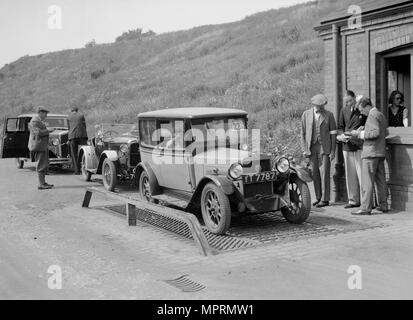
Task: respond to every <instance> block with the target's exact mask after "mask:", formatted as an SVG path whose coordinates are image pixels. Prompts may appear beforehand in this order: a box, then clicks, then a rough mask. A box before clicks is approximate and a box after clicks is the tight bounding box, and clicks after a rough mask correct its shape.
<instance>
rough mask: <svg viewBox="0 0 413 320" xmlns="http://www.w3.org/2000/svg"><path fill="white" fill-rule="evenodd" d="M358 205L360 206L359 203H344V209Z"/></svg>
mask: <svg viewBox="0 0 413 320" xmlns="http://www.w3.org/2000/svg"><path fill="white" fill-rule="evenodd" d="M358 207H360V205H359V204H351V203H349V204H346V205H345V206H344V209H350V208H358Z"/></svg>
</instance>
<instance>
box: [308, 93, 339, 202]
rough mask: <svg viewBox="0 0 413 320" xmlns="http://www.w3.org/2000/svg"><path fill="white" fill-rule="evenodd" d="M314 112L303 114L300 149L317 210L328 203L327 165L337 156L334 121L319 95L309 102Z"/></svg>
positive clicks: (328, 169)
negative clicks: (309, 171) (308, 167)
mask: <svg viewBox="0 0 413 320" xmlns="http://www.w3.org/2000/svg"><path fill="white" fill-rule="evenodd" d="M311 104H312V105H313V108H311V109H309V110H307V111H304V113H303V116H302V118H301V126H302V128H301V148H302V150H303V155H304V156H305V157H307V158H309V159H310V163H311V169H312V171H313V180H314V189H315V194H316V198H317V199H316V200H317V201H316V202H314V203H313V205H314V206H317V207H318V208H321V207H325V206H328V205H329V203H330V165H331V161H333V160H334V157H335V154H336V134H337V130H336V121H335V119H334V115H333V114H332V113H331V112H330V111H327V110H325V105H326V104H327V98H326V97H325V96H324V95H322V94H318V95H315V96H314V97H312V98H311Z"/></svg>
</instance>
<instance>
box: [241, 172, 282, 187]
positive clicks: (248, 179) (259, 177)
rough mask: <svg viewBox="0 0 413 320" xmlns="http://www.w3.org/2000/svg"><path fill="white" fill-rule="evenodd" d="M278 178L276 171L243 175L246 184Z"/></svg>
mask: <svg viewBox="0 0 413 320" xmlns="http://www.w3.org/2000/svg"><path fill="white" fill-rule="evenodd" d="M276 179H277V172H276V171H266V172H260V173H252V174H247V175H243V176H242V181H243V182H244V183H245V184H251V183H262V182H269V181H274V180H276Z"/></svg>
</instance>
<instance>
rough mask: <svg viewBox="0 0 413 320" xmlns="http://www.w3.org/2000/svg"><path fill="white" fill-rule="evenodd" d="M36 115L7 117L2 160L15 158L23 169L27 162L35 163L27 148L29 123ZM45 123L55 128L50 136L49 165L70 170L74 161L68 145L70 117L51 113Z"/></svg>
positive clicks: (18, 165)
mask: <svg viewBox="0 0 413 320" xmlns="http://www.w3.org/2000/svg"><path fill="white" fill-rule="evenodd" d="M34 115H35V114H22V115H19V116H17V117H6V119H5V122H4V130H3V143H2V150H1V158H15V159H16V165H17V167H18V168H20V169H21V168H23V167H24V163H25V162H27V161H34V158H33V155H32V154H31V152H30V151H29V149H28V148H27V144H28V142H29V135H30V131H29V127H28V125H29V122H30V120H31V119H32V117H33V116H34ZM44 123H45V124H46V126H47V127H48V128H53V129H54V130H53V132H51V133H50V135H49V163H50V165H51V166H55V167H61V168H70V167H71V166H72V159H71V157H70V150H69V144H68V135H69V129H68V116H67V115H65V114H53V113H49V114H48V115H47V118H46V119H45V120H44Z"/></svg>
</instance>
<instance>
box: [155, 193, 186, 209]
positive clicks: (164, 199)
mask: <svg viewBox="0 0 413 320" xmlns="http://www.w3.org/2000/svg"><path fill="white" fill-rule="evenodd" d="M152 198H153V199H156V200H159V201H162V202H165V203H168V204H171V205H173V206H176V207H180V208H184V209H185V208H186V207H188V204H189V201H185V200H182V199H178V198H176V197H172V196H168V195H166V194H158V195H156V196H152Z"/></svg>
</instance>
